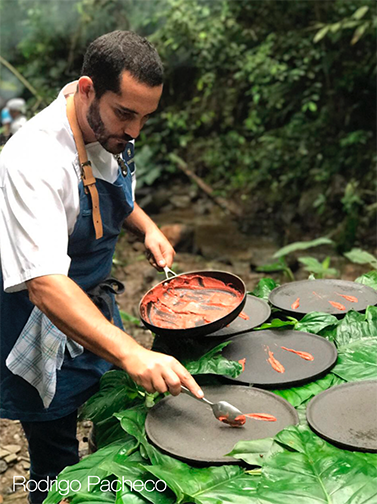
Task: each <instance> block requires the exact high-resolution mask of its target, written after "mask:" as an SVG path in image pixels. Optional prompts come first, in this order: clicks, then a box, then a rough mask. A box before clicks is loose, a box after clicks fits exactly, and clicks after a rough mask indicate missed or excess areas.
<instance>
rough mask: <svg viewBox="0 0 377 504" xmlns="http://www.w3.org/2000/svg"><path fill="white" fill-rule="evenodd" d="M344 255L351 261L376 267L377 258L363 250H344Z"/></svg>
mask: <svg viewBox="0 0 377 504" xmlns="http://www.w3.org/2000/svg"><path fill="white" fill-rule="evenodd" d="M344 255H345V257H347V259H349V260H350V261H351V262H353V263H356V264H371V265H372V266H373V268H375V269H377V258H376V257H375V256H374V255H372V254H370V253H369V252H366V251H365V250H362V249H358V248H354V249H352V250H351V251H350V252H346V253H345V254H344Z"/></svg>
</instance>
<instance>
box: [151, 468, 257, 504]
mask: <svg viewBox="0 0 377 504" xmlns="http://www.w3.org/2000/svg"><path fill="white" fill-rule="evenodd" d="M181 464H182V463H181ZM145 468H146V469H147V470H148V471H150V472H151V473H152V474H154V475H155V476H156V477H157V478H160V479H162V480H164V481H165V482H166V483H167V485H168V486H169V488H171V489H172V490H173V492H174V493H175V495H176V496H177V501H176V502H177V504H179V503H181V502H187V503H188V502H194V503H195V504H217V503H218V504H220V503H221V504H223V503H224V504H225V503H226V504H252V503H253V502H255V503H257V502H258V501H257V500H255V501H254V500H253V495H254V494H255V491H256V487H257V483H258V481H259V477H253V476H250V475H248V474H246V473H245V471H244V470H243V469H241V468H240V467H237V466H231V465H223V466H221V467H205V468H202V469H197V468H194V467H190V466H188V465H186V464H182V465H181V467H179V468H178V467H176V468H174V470H171V468H166V467H165V466H163V465H160V466H157V465H153V466H148V467H145Z"/></svg>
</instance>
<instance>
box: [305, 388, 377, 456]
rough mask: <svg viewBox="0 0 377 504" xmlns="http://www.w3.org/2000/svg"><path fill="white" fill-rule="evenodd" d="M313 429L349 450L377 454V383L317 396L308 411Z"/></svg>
mask: <svg viewBox="0 0 377 504" xmlns="http://www.w3.org/2000/svg"><path fill="white" fill-rule="evenodd" d="M306 418H307V420H308V423H309V425H310V427H311V428H312V429H313V430H314V431H315V432H316V433H317V434H318V435H319V436H321V437H323V438H324V439H326V440H327V441H330V442H331V443H334V444H336V445H337V446H339V447H341V448H347V449H349V450H356V451H365V452H374V453H376V452H377V381H375V380H373V381H372V380H368V381H362V382H353V383H345V384H344V385H338V386H336V387H332V388H330V389H328V390H325V391H324V392H321V393H320V394H318V395H317V396H315V397H314V398H313V399H312V400H311V401H310V403H309V405H308V408H307V410H306Z"/></svg>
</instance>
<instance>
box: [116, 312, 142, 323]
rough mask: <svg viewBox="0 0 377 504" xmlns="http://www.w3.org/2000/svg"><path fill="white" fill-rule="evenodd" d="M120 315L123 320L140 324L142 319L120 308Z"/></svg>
mask: <svg viewBox="0 0 377 504" xmlns="http://www.w3.org/2000/svg"><path fill="white" fill-rule="evenodd" d="M119 313H120V316H121V318H122V320H123V322H130V323H131V324H134V325H137V326H139V325H140V319H138V318H136V317H134V316H133V315H130V314H129V313H126V312H125V311H122V310H119Z"/></svg>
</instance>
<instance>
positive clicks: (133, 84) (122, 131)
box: [86, 71, 162, 154]
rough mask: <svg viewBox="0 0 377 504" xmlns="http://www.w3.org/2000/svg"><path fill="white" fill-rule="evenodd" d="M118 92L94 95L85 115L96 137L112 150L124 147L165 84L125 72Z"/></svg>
mask: <svg viewBox="0 0 377 504" xmlns="http://www.w3.org/2000/svg"><path fill="white" fill-rule="evenodd" d="M119 91H120V92H119V94H116V93H113V92H112V91H107V92H106V93H104V94H103V95H102V96H101V98H100V99H97V98H96V97H94V98H93V100H92V102H91V103H90V105H89V108H88V111H87V114H86V119H87V121H88V124H89V126H90V128H91V129H92V131H93V133H94V136H95V138H96V140H97V141H98V142H99V143H100V144H101V145H102V147H103V148H104V149H106V150H107V151H108V152H111V153H112V154H119V153H121V152H123V151H124V149H125V147H126V144H127V142H129V141H130V140H132V139H134V138H136V137H137V136H138V135H139V133H140V130H141V129H142V127H143V126H144V124H145V123H146V122H147V120H148V118H149V116H150V114H152V113H153V112H154V111H155V110H156V109H157V106H158V102H159V100H160V97H161V93H162V85H161V86H155V87H150V86H148V85H146V84H142V83H140V82H138V81H137V80H136V79H134V78H133V77H132V76H131V75H130V74H129V72H126V71H125V72H123V74H122V76H121V84H120V90H119Z"/></svg>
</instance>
